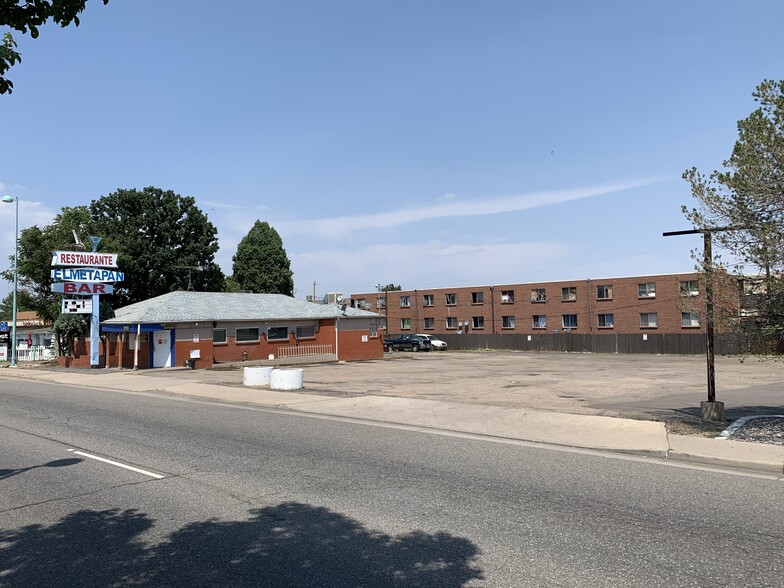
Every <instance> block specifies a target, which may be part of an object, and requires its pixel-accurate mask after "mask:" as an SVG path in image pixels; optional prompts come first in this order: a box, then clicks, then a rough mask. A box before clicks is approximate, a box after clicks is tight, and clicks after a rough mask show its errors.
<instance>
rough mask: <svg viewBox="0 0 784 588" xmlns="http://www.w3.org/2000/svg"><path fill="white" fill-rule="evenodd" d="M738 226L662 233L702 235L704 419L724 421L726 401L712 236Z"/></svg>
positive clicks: (732, 229)
mask: <svg viewBox="0 0 784 588" xmlns="http://www.w3.org/2000/svg"><path fill="white" fill-rule="evenodd" d="M734 230H737V228H736V227H713V228H705V229H692V230H689V231H670V232H667V233H662V236H663V237H673V236H676V235H697V234H701V235H702V269H703V271H704V272H705V337H706V354H707V363H708V366H707V368H708V369H707V371H708V401H707V402H701V403H700V413H701V417H702V420H704V421H723V420H724V403H723V402H716V351H715V337H714V314H713V299H714V292H713V287H714V282H713V278H714V271H713V247H712V243H711V236H712V234H713V233H717V232H720V231H734Z"/></svg>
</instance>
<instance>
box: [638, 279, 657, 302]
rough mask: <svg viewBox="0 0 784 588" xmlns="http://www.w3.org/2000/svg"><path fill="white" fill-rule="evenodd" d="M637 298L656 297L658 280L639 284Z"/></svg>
mask: <svg viewBox="0 0 784 588" xmlns="http://www.w3.org/2000/svg"><path fill="white" fill-rule="evenodd" d="M637 298H656V282H645V283H644V284H637Z"/></svg>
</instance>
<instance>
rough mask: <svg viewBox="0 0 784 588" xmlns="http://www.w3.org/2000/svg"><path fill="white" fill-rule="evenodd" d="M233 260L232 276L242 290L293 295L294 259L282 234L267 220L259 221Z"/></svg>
mask: <svg viewBox="0 0 784 588" xmlns="http://www.w3.org/2000/svg"><path fill="white" fill-rule="evenodd" d="M232 261H233V266H232V269H233V272H234V276H233V278H234V280H235V281H236V282H237V283H238V284H239V285H240V288H241V289H242V290H250V291H252V292H266V293H272V294H286V295H287V296H292V295H293V294H294V280H293V278H292V272H291V262H290V261H289V258H288V256H287V255H286V250H285V249H284V248H283V241H282V239H281V238H280V235H278V232H277V231H276V230H275V229H273V228H272V227H271V226H270V225H269V224H268V223H266V222H261V221H258V220H257V221H256V223H255V224H254V225H253V227H252V228H251V230H250V231H249V232H248V234H247V235H245V237H243V238H242V241H240V243H239V245H238V246H237V253H236V254H235V255H234V257H233V258H232Z"/></svg>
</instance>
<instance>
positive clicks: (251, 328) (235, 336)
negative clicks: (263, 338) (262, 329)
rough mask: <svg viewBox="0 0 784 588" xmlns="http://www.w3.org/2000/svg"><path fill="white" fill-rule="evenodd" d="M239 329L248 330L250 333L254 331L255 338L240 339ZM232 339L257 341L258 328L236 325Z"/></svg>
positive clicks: (243, 341) (242, 341)
mask: <svg viewBox="0 0 784 588" xmlns="http://www.w3.org/2000/svg"><path fill="white" fill-rule="evenodd" d="M240 331H248V333H251V332H252V331H256V338H255V339H251V338H243V339H240ZM234 341H235V342H236V343H258V342H259V328H258V327H237V328H236V329H234Z"/></svg>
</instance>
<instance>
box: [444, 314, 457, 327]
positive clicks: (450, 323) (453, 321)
mask: <svg viewBox="0 0 784 588" xmlns="http://www.w3.org/2000/svg"><path fill="white" fill-rule="evenodd" d="M446 328H447V329H456V328H457V318H455V317H453V316H448V317H446Z"/></svg>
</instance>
